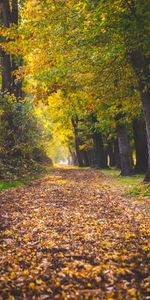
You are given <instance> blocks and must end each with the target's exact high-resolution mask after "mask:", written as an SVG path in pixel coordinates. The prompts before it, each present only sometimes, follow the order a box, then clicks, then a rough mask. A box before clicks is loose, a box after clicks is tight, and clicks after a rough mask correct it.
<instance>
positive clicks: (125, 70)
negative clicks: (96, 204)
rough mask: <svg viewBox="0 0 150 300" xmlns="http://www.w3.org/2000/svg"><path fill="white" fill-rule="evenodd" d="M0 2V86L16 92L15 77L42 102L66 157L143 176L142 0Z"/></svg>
mask: <svg viewBox="0 0 150 300" xmlns="http://www.w3.org/2000/svg"><path fill="white" fill-rule="evenodd" d="M8 7H9V9H8ZM18 8H19V11H18ZM1 9H2V12H3V13H2V15H3V17H2V27H1V37H2V38H1V40H2V42H1V49H2V50H1V51H2V54H1V57H2V70H3V71H2V78H3V80H2V81H3V83H2V91H4V90H5V91H6V90H8V91H9V92H10V93H13V94H15V96H16V97H17V98H18V97H22V89H21V86H22V85H23V90H24V93H26V94H27V95H29V97H30V98H31V99H32V102H33V103H35V105H38V103H39V102H42V103H45V105H46V106H47V107H48V109H49V115H50V119H51V122H52V124H53V126H52V134H53V135H55V139H56V137H57V138H58V140H59V141H60V142H62V143H63V144H65V145H66V146H67V147H68V149H69V153H70V156H71V157H72V162H73V163H74V164H79V165H80V166H83V165H86V166H87V165H93V166H97V167H107V166H108V165H110V166H117V167H120V168H121V173H122V175H131V174H133V173H134V172H135V171H136V172H146V178H145V180H146V181H149V180H150V82H149V79H150V74H149V63H150V61H149V59H150V52H149V51H150V47H149V20H150V3H149V1H148V0H144V1H140V0H138V1H136V0H128V1H123V0H115V1H111V0H109V1H102V0H101V1H98V0H94V1H90V0H88V1H87V0H85V1H79V0H70V1H63V0H58V1H52V0H46V1H42V0H30V1H29V0H24V1H20V2H19V3H18V1H13V0H12V1H2V0H1ZM14 12H15V13H14ZM14 15H15V17H14ZM6 58H7V63H6V62H5V61H6ZM6 65H7V67H6ZM4 73H5V75H4ZM6 73H7V76H6ZM8 78H9V80H8ZM10 78H11V80H10ZM22 82H23V84H22ZM20 91H21V92H20ZM133 154H134V155H133ZM108 157H109V159H108Z"/></svg>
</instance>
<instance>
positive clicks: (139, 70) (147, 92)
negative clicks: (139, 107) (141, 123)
mask: <svg viewBox="0 0 150 300" xmlns="http://www.w3.org/2000/svg"><path fill="white" fill-rule="evenodd" d="M129 56H130V59H131V64H132V67H133V69H134V72H135V74H136V76H137V80H138V86H139V91H140V94H141V100H142V104H143V111H144V117H145V125H146V134H147V147H148V170H147V174H146V177H145V181H146V182H149V181H150V87H149V85H150V69H149V65H150V57H149V56H148V57H146V56H145V55H143V53H142V52H141V51H140V50H136V51H132V53H129Z"/></svg>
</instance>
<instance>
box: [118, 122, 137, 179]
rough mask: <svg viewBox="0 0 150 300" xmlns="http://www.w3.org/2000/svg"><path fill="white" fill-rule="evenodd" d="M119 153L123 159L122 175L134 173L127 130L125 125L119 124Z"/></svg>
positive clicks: (121, 159)
mask: <svg viewBox="0 0 150 300" xmlns="http://www.w3.org/2000/svg"><path fill="white" fill-rule="evenodd" d="M117 135H118V144H119V154H120V161H121V175H122V176H130V175H133V168H132V159H131V152H130V145H129V139H128V134H127V130H126V128H125V126H124V125H120V124H118V125H117Z"/></svg>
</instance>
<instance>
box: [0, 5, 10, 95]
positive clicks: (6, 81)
mask: <svg viewBox="0 0 150 300" xmlns="http://www.w3.org/2000/svg"><path fill="white" fill-rule="evenodd" d="M0 4H1V18H2V24H3V26H4V27H7V28H8V27H9V26H10V22H11V13H10V5H9V1H8V0H0ZM1 64H2V92H5V91H8V92H11V59H10V55H9V54H7V53H6V52H5V51H4V50H2V49H1Z"/></svg>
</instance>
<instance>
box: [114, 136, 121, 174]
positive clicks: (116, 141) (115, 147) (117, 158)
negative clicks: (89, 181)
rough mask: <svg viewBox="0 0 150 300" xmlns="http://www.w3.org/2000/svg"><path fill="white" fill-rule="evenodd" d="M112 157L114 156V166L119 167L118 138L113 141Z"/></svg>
mask: <svg viewBox="0 0 150 300" xmlns="http://www.w3.org/2000/svg"><path fill="white" fill-rule="evenodd" d="M114 157H115V166H116V167H117V168H118V169H121V162H120V153H119V145H118V139H117V140H115V142H114Z"/></svg>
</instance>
